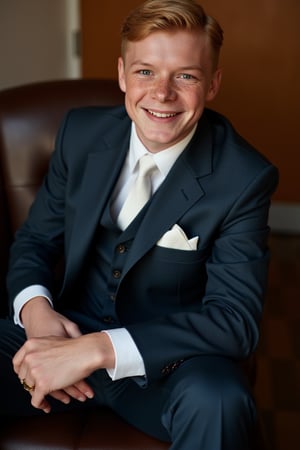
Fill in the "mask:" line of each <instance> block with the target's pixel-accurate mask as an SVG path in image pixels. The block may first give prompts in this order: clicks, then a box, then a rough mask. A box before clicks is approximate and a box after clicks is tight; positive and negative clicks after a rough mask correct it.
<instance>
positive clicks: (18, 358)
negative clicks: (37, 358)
mask: <svg viewBox="0 0 300 450" xmlns="http://www.w3.org/2000/svg"><path fill="white" fill-rule="evenodd" d="M24 354H25V352H24V349H23V347H21V348H20V349H19V350H18V351H17V353H16V354H15V356H14V357H13V360H12V363H13V369H14V371H15V373H16V374H19V372H20V367H21V365H22V361H23V358H24Z"/></svg>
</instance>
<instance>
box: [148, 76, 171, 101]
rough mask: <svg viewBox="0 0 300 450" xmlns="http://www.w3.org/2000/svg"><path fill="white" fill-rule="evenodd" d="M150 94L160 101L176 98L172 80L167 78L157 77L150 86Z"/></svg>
mask: <svg viewBox="0 0 300 450" xmlns="http://www.w3.org/2000/svg"><path fill="white" fill-rule="evenodd" d="M152 96H153V98H155V99H157V100H158V101H159V102H160V103H165V102H167V101H174V100H175V98H176V91H175V89H174V86H173V83H172V80H170V79H168V78H159V79H157V80H155V81H154V85H153V87H152Z"/></svg>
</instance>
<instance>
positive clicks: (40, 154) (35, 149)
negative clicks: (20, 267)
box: [0, 79, 124, 311]
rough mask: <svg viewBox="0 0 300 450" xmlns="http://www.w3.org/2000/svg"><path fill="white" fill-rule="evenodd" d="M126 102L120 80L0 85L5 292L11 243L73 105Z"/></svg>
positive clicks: (0, 235) (0, 263)
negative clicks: (10, 86)
mask: <svg viewBox="0 0 300 450" xmlns="http://www.w3.org/2000/svg"><path fill="white" fill-rule="evenodd" d="M123 102H124V95H123V93H122V92H121V90H120V88H119V86H118V83H117V81H115V80H100V79H99V80H98V79H73V80H58V81H47V82H40V83H34V84H27V85H24V86H19V87H15V88H10V89H6V90H3V91H0V251H1V255H0V272H1V275H0V296H1V295H2V292H3V283H4V275H3V274H4V273H5V271H6V266H7V258H8V247H9V245H10V243H11V240H12V237H13V235H14V233H15V231H16V229H17V228H18V227H19V226H20V225H21V224H22V222H23V221H24V219H25V218H26V216H27V213H28V209H29V207H30V205H31V203H32V201H33V199H34V197H35V194H36V191H37V189H38V187H39V186H40V184H41V182H42V179H43V177H44V175H45V172H46V171H47V168H48V162H49V158H50V155H51V153H52V151H53V148H54V141H55V136H56V133H57V130H58V127H59V124H60V122H61V120H62V118H63V116H64V115H65V113H66V112H67V111H68V110H69V109H71V108H73V107H80V106H89V105H101V106H109V105H117V104H122V103H123ZM1 290H2V291H1ZM0 298H1V297H0ZM0 311H1V301H0Z"/></svg>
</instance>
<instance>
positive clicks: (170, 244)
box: [157, 224, 199, 250]
mask: <svg viewBox="0 0 300 450" xmlns="http://www.w3.org/2000/svg"><path fill="white" fill-rule="evenodd" d="M198 239H199V237H198V236H196V237H193V238H192V239H188V238H187V235H186V234H185V232H184V231H183V229H182V228H180V226H179V225H177V224H175V225H174V226H173V227H172V228H171V230H169V231H167V232H166V233H165V234H164V235H163V236H162V237H161V238H160V240H159V241H158V242H157V245H158V246H159V247H166V248H173V249H177V250H197V244H198Z"/></svg>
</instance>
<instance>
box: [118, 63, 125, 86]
mask: <svg viewBox="0 0 300 450" xmlns="http://www.w3.org/2000/svg"><path fill="white" fill-rule="evenodd" d="M118 75H119V86H120V89H121V91H123V92H126V81H125V67H124V60H123V58H122V57H121V56H120V57H119V59H118Z"/></svg>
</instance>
